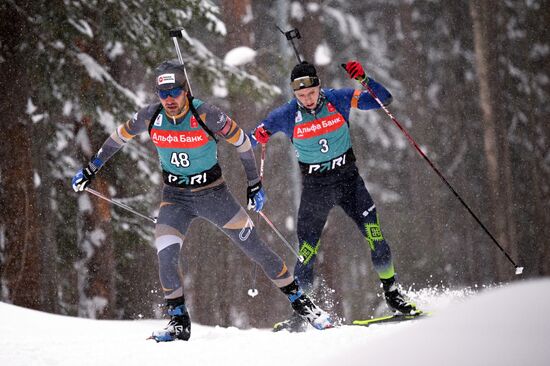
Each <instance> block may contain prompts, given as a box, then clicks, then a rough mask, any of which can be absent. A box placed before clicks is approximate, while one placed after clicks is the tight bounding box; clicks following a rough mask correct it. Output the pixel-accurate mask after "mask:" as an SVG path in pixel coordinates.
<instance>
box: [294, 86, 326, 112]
mask: <svg viewBox="0 0 550 366" xmlns="http://www.w3.org/2000/svg"><path fill="white" fill-rule="evenodd" d="M320 92H321V87H320V86H313V87H311V88H305V89H300V90H296V91H294V95H295V96H296V99H298V101H300V103H302V105H303V106H304V107H306V108H307V109H315V107H317V101H318V100H319V93H320Z"/></svg>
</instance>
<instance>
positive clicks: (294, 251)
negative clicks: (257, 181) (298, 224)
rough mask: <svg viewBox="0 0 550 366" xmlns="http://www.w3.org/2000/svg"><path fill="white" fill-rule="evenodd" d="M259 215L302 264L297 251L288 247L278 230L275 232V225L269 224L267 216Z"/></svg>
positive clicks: (301, 257) (302, 260)
mask: <svg viewBox="0 0 550 366" xmlns="http://www.w3.org/2000/svg"><path fill="white" fill-rule="evenodd" d="M258 213H259V214H260V216H261V217H262V218H263V219H264V220H265V222H267V224H268V225H269V227H271V229H272V230H273V231H274V232H275V234H277V236H278V237H279V238H280V239H281V240H282V241H283V243H285V245H286V246H287V247H288V249H290V251H291V252H292V254H294V255H295V256H296V258H298V260H299V261H300V263H303V262H304V257H303V256H301V255H300V254H299V253H298V252H297V251H296V249H294V247H293V246H292V245H290V243H289V242H288V241H287V240H286V239H285V237H284V236H283V234H281V232H280V231H279V230H277V228H276V227H275V225H273V223H272V222H271V220H269V219H268V218H267V216H266V215H265V214H264V213H263V212H262V211H260V212H258Z"/></svg>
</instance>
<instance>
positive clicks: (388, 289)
mask: <svg viewBox="0 0 550 366" xmlns="http://www.w3.org/2000/svg"><path fill="white" fill-rule="evenodd" d="M381 281H382V287H383V288H384V299H385V300H386V304H387V305H388V307H389V308H390V309H392V310H394V311H395V312H397V313H401V314H403V315H419V314H420V313H422V311H420V310H418V309H417V308H416V305H415V304H413V303H412V302H410V301H409V300H407V299H406V298H405V297H404V296H403V295H402V294H401V293H400V292H399V289H398V288H397V286H396V284H395V277H391V278H388V279H382V280H381Z"/></svg>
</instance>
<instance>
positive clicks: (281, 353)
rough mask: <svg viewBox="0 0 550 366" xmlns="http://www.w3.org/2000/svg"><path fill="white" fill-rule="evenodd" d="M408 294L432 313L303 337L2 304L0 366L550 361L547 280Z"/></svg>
mask: <svg viewBox="0 0 550 366" xmlns="http://www.w3.org/2000/svg"><path fill="white" fill-rule="evenodd" d="M409 296H410V297H411V298H412V299H413V300H415V301H416V302H417V303H418V304H421V305H423V306H424V308H425V309H427V310H430V311H433V315H432V316H431V317H430V318H428V319H423V320H418V321H413V322H405V323H399V324H386V325H375V326H371V327H368V328H367V327H360V326H343V327H340V328H334V329H329V330H325V331H317V330H315V329H312V328H311V329H309V330H308V331H307V332H305V333H288V332H286V331H284V332H279V333H272V332H271V331H270V330H268V329H249V330H240V329H237V328H235V327H229V328H222V327H209V326H201V325H199V324H196V323H194V324H193V326H192V335H191V340H190V341H189V342H183V341H176V342H169V343H156V342H154V341H152V340H146V337H147V336H148V335H149V334H151V331H152V330H154V329H160V328H163V327H164V326H165V325H166V320H135V321H106V320H101V321H98V320H91V319H80V318H73V317H67V316H60V315H53V314H47V313H43V312H38V311H34V310H28V309H24V308H20V307H16V306H13V305H9V304H5V303H0V365H2V366H19V365H21V366H23V365H24V366H28V365H32V366H37V365H44V366H54V365H55V366H69V365H71V366H73V365H79V366H85V365H94V366H98V365H101V366H105V365H117V366H118V365H132V366H139V365H147V366H151V365H158V364H166V365H171V364H179V365H185V366H194V365H201V366H202V365H267V366H270V365H277V366H281V365H285V364H295V363H297V364H299V365H300V366H306V365H316V366H324V365H337V364H341V365H383V364H390V365H403V364H406V365H409V366H410V365H419V366H424V365H438V366H439V365H445V366H454V365H457V366H458V365H460V366H466V365H468V366H471V365H484V366H485V365H499V366H500V365H514V366H520V365H529V366H537V365H541V366H542V365H545V366H548V365H550V315H548V309H550V279H548V278H546V279H539V280H530V281H521V282H514V283H513V284H510V285H504V286H500V287H497V288H487V289H483V290H482V291H480V292H476V291H472V290H468V289H466V290H456V291H452V290H449V289H447V290H445V289H443V290H442V289H435V290H434V289H424V290H418V291H411V292H409ZM424 304H425V305H424Z"/></svg>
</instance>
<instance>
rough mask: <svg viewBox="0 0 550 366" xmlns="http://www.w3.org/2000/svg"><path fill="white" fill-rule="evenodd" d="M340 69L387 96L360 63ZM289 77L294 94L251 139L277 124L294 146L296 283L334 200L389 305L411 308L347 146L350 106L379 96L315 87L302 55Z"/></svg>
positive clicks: (296, 321)
mask: <svg viewBox="0 0 550 366" xmlns="http://www.w3.org/2000/svg"><path fill="white" fill-rule="evenodd" d="M346 71H347V72H348V74H349V76H350V77H351V78H354V79H358V80H364V79H366V80H368V85H369V87H371V88H372V90H373V91H374V92H375V94H376V95H377V96H378V97H379V99H380V100H381V101H382V103H383V104H386V105H387V104H389V103H390V102H391V100H392V96H391V94H390V92H389V91H388V90H387V89H386V88H385V87H383V86H382V85H381V84H380V83H378V82H376V81H375V80H373V79H371V78H367V76H366V74H365V72H364V70H363V67H362V66H361V64H360V63H358V62H356V61H350V62H348V63H347V64H346ZM290 80H291V83H290V85H291V87H292V90H293V91H294V95H295V97H296V98H295V99H292V100H291V101H289V102H288V103H286V104H285V105H283V106H281V107H279V108H276V109H275V110H273V111H272V112H271V113H269V114H268V116H267V117H266V118H265V119H264V120H263V121H262V122H261V123H260V124H259V125H258V126H257V127H256V128H255V129H254V130H253V131H252V132H251V133H250V136H251V137H252V139H251V141H252V144H253V146H255V145H256V144H258V143H262V144H265V143H267V142H268V141H269V138H270V136H271V135H273V134H275V133H277V132H282V133H284V134H285V135H286V136H287V137H288V138H289V139H290V141H291V142H292V145H293V146H294V149H295V151H296V156H297V158H298V163H299V166H300V170H301V173H302V185H303V190H302V197H301V200H300V207H299V210H298V220H297V226H298V232H297V234H298V240H299V245H300V249H299V253H300V254H301V255H302V256H303V257H304V262H303V263H300V262H299V261H298V262H297V263H296V267H295V272H294V273H295V276H296V279H297V280H298V283H299V285H300V286H302V287H303V288H304V289H305V290H306V291H310V290H311V289H312V286H313V280H314V270H313V269H314V264H315V259H316V256H317V253H318V251H319V249H320V243H321V242H320V238H321V233H322V230H323V227H324V225H325V223H326V221H327V217H328V214H329V212H330V210H331V209H332V208H334V207H335V206H340V207H342V209H343V210H344V212H345V213H346V214H347V215H348V216H349V217H350V218H351V219H352V220H353V221H354V222H355V223H356V225H357V226H358V228H359V230H361V232H362V234H363V236H364V237H365V239H366V243H367V244H368V248H369V251H370V254H371V258H372V263H373V265H374V269H375V270H376V272H377V274H378V276H379V278H380V280H381V281H382V285H383V289H384V295H385V299H386V302H387V304H388V305H389V307H390V308H391V309H393V310H395V311H398V312H401V313H404V314H414V313H416V312H417V310H416V307H415V305H414V304H412V303H411V302H409V301H408V300H407V299H406V298H405V297H403V296H402V294H401V293H400V292H399V290H398V288H397V286H396V280H395V271H394V266H393V261H392V256H391V252H390V247H389V245H388V243H387V241H386V240H385V239H384V236H383V235H382V231H381V229H380V222H379V220H378V216H377V213H376V206H375V204H374V202H373V200H372V198H371V196H370V194H369V192H368V190H367V188H366V186H365V183H364V181H363V179H362V178H361V176H360V175H359V173H358V170H357V166H356V165H355V155H354V153H353V149H352V146H351V137H350V130H349V114H350V110H351V108H357V109H361V110H368V109H375V108H379V107H380V106H379V104H378V103H377V102H376V101H375V100H374V99H373V98H372V97H371V96H370V94H368V92H366V91H361V90H354V89H321V87H320V81H319V78H318V76H317V71H316V69H315V67H314V66H313V65H312V64H309V63H307V62H302V63H300V64H298V65H296V66H295V67H294V69H293V70H292V73H291V76H290ZM305 325H306V324H305V323H304V322H303V320H302V319H301V318H299V317H297V316H295V315H293V316H292V317H291V318H290V319H288V320H286V321H283V322H280V323H277V324H275V330H280V329H289V330H292V331H301V330H303V329H304V326H305Z"/></svg>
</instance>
